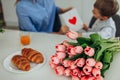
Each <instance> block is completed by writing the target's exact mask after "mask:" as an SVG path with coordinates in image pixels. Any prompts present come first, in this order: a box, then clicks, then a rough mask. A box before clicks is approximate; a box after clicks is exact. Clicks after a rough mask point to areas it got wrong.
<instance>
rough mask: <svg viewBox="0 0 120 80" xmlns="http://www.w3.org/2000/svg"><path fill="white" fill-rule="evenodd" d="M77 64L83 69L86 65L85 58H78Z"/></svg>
mask: <svg viewBox="0 0 120 80" xmlns="http://www.w3.org/2000/svg"><path fill="white" fill-rule="evenodd" d="M75 63H76V65H77V66H78V67H83V66H84V65H85V59H84V58H78V59H76V61H75Z"/></svg>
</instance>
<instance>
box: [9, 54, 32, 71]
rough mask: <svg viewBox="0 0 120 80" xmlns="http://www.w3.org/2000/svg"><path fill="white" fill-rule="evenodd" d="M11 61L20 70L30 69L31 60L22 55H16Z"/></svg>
mask: <svg viewBox="0 0 120 80" xmlns="http://www.w3.org/2000/svg"><path fill="white" fill-rule="evenodd" d="M11 62H12V63H13V64H14V65H15V66H16V67H17V68H18V69H20V70H23V71H29V70H30V62H29V60H28V59H27V58H26V57H24V56H22V55H14V56H13V57H12V59H11Z"/></svg>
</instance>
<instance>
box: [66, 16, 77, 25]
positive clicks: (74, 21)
mask: <svg viewBox="0 0 120 80" xmlns="http://www.w3.org/2000/svg"><path fill="white" fill-rule="evenodd" d="M68 21H69V23H70V24H73V25H75V24H76V21H77V18H76V17H75V16H74V17H72V18H71V19H69V20H68Z"/></svg>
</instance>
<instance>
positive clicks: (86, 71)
mask: <svg viewBox="0 0 120 80" xmlns="http://www.w3.org/2000/svg"><path fill="white" fill-rule="evenodd" d="M83 72H84V73H85V74H86V75H90V74H91V72H92V67H90V66H87V65H85V66H84V67H83Z"/></svg>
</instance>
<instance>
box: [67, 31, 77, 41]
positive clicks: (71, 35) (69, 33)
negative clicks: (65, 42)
mask: <svg viewBox="0 0 120 80" xmlns="http://www.w3.org/2000/svg"><path fill="white" fill-rule="evenodd" d="M66 36H67V37H68V38H70V39H73V40H75V39H77V38H78V33H77V32H74V31H69V32H68V33H66Z"/></svg>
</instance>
